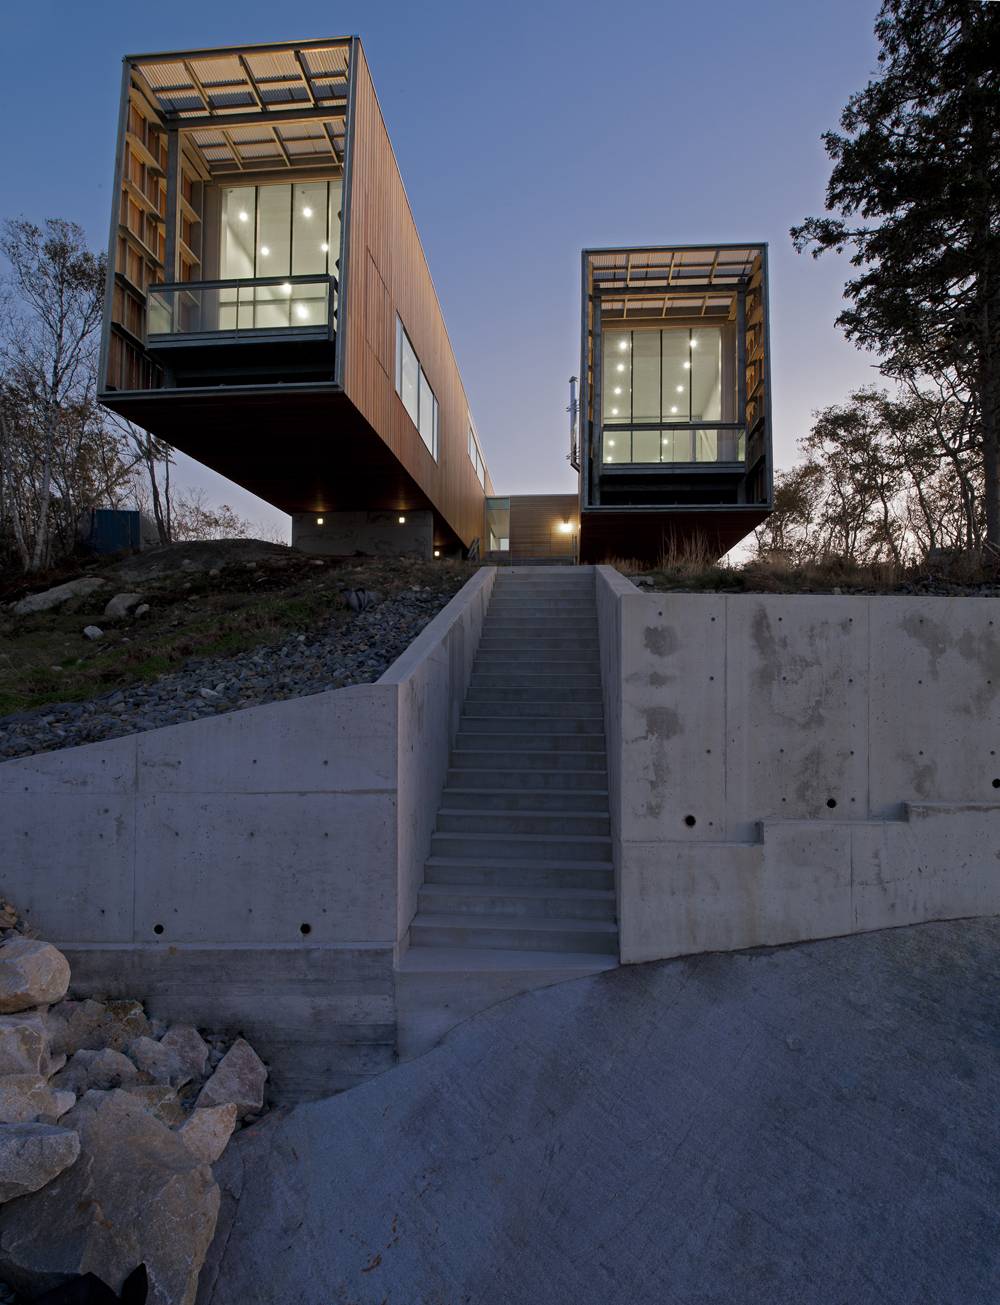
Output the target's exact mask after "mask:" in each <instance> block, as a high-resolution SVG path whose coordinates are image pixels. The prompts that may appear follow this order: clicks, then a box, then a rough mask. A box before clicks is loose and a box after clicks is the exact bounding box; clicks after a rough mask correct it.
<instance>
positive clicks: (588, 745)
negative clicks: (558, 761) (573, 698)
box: [455, 728, 605, 752]
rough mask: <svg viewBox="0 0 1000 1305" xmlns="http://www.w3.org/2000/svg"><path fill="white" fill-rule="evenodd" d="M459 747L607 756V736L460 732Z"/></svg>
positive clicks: (456, 744)
mask: <svg viewBox="0 0 1000 1305" xmlns="http://www.w3.org/2000/svg"><path fill="white" fill-rule="evenodd" d="M455 747H456V748H462V749H473V750H475V749H477V748H478V749H484V748H485V749H487V750H489V749H492V748H498V749H500V750H506V749H509V748H515V749H520V748H525V749H527V750H528V751H529V752H535V751H537V750H539V749H541V751H542V752H604V750H605V749H604V735H603V734H574V733H566V734H560V733H557V732H554V731H552V730H549V731H547V732H546V733H544V734H543V733H542V732H541V731H540V730H537V731H535V732H533V733H532V732H530V731H529V732H526V733H524V734H514V733H513V732H512V731H510V732H507V733H502V734H485V733H483V732H481V731H480V730H466V729H464V728H463V729H460V730H459V732H458V737H457V738H456V739H455Z"/></svg>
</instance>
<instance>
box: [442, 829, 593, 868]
mask: <svg viewBox="0 0 1000 1305" xmlns="http://www.w3.org/2000/svg"><path fill="white" fill-rule="evenodd" d="M431 856H452V857H454V856H461V857H473V858H480V857H481V858H483V859H485V860H489V861H504V860H508V861H511V860H518V859H519V858H521V857H528V858H530V859H531V860H533V861H561V860H566V861H609V860H610V859H611V839H610V838H609V837H607V836H605V835H601V834H577V835H575V836H574V837H572V838H570V837H568V836H567V835H565V834H490V833H484V834H482V835H477V834H462V833H454V834H452V833H443V832H442V831H440V830H436V831H435V832H434V833H433V834H432V835H431Z"/></svg>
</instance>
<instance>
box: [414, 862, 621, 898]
mask: <svg viewBox="0 0 1000 1305" xmlns="http://www.w3.org/2000/svg"><path fill="white" fill-rule="evenodd" d="M424 881H425V883H431V884H453V885H455V884H457V885H461V884H484V885H488V886H491V887H499V886H503V885H506V886H511V887H517V886H518V885H520V886H521V887H525V888H600V889H604V890H606V891H609V890H611V889H613V888H614V886H615V872H614V868H613V866H611V865H610V864H609V863H602V862H599V861H534V860H529V859H527V858H526V859H525V860H523V861H491V860H487V859H485V858H479V859H475V858H469V857H460V856H432V857H428V859H427V861H426V862H425V864H424Z"/></svg>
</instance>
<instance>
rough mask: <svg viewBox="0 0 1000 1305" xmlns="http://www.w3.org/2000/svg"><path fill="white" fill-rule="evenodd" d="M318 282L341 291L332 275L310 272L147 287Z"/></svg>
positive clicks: (223, 287)
mask: <svg viewBox="0 0 1000 1305" xmlns="http://www.w3.org/2000/svg"><path fill="white" fill-rule="evenodd" d="M316 281H328V282H330V284H331V285H332V286H333V288H334V289H335V290H339V289H340V282H339V281H338V280H337V278H336V277H335V276H333V275H332V273H328V272H310V273H307V274H301V273H300V274H299V275H297V276H235V277H228V278H226V279H225V280H223V281H161V282H159V283H158V284H156V285H150V286H147V293H156V292H159V291H161V290H228V289H229V288H230V287H233V288H238V287H240V286H251V285H308V284H310V283H314V282H316Z"/></svg>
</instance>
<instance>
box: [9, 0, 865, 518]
mask: <svg viewBox="0 0 1000 1305" xmlns="http://www.w3.org/2000/svg"><path fill="white" fill-rule="evenodd" d="M877 9H878V4H877V3H876V0H837V3H836V4H829V5H820V4H802V2H801V0H795V2H794V3H793V2H792V0H780V2H777V0H757V3H756V4H754V5H747V4H746V3H745V0H701V2H700V3H684V4H681V3H677V2H676V0H668V2H667V3H664V2H663V0H659V2H658V3H628V2H626V3H623V4H619V5H608V4H607V3H601V4H596V3H592V0H572V2H570V0H559V2H558V3H546V2H545V0H535V3H530V4H529V3H524V0H506V2H505V3H501V4H494V5H482V4H477V3H468V0H467V2H466V3H451V2H448V3H435V2H433V0H432V3H428V4H423V5H419V6H417V5H413V4H408V3H402V2H400V0H393V2H392V3H385V2H379V0H367V2H366V3H343V4H339V5H337V4H330V3H329V2H328V0H323V3H319V0H296V3H295V4H294V5H281V4H276V3H274V0H239V2H237V0H166V3H164V4H159V5H155V6H154V5H137V4H136V3H135V2H134V0H127V2H126V0H29V2H28V3H24V4H17V5H15V4H13V3H11V2H10V0H8V3H7V4H5V5H4V6H3V37H4V46H5V49H6V59H5V75H4V89H5V91H6V94H5V96H4V100H5V103H4V105H3V114H2V119H0V121H2V126H0V133H2V134H0V178H2V182H0V187H2V188H0V217H10V216H16V215H22V214H23V215H24V216H27V217H30V218H32V219H33V220H36V221H40V220H41V219H43V218H45V217H49V216H60V217H67V218H73V219H75V220H76V221H78V222H79V223H80V224H81V225H82V226H83V227H84V228H85V229H86V231H87V233H88V235H89V237H90V239H91V241H92V243H93V245H94V246H95V247H101V248H104V247H105V245H106V242H107V233H108V219H109V206H110V201H111V181H112V163H113V153H114V133H115V127H116V120H117V97H118V92H119V78H120V63H119V61H120V59H121V56H122V55H124V54H126V53H132V54H134V53H146V52H150V51H158V50H173V49H185V48H194V47H202V46H213V45H228V44H242V43H251V42H256V41H282V40H291V39H305V38H310V37H323V36H347V35H353V34H358V35H360V36H361V38H362V41H363V42H364V45H365V49H366V52H367V55H368V60H369V63H370V65H371V69H372V75H373V77H374V80H375V86H376V89H377V90H378V93H379V98H380V100H381V103H382V110H383V113H384V115H385V118H386V123H387V125H388V129H389V135H390V137H391V138H392V142H393V145H394V148H395V151H396V156H397V158H398V161H399V166H400V170H401V171H402V174H403V180H404V182H405V184H406V188H407V191H408V193H409V197H410V202H411V204H412V207H413V212H414V215H415V218H416V223H417V227H418V229H419V231H420V234H421V237H422V239H423V243H424V248H425V250H426V253H427V258H428V261H429V263H430V268H431V273H432V275H433V277H434V281H435V283H436V286H437V290H438V294H439V296H440V299H441V303H442V305H443V307H444V314H445V319H446V321H447V324H448V330H449V333H450V335H451V339H452V344H453V346H454V348H455V352H456V354H457V356H458V361H459V366H460V368H461V371H462V376H463V379H464V381H465V386H466V390H467V391H468V395H469V400H470V404H471V407H472V411H473V416H474V418H475V421H476V424H477V427H478V430H479V434H480V437H481V439H482V442H483V448H484V452H485V454H486V458H487V461H488V463H489V466H490V471H491V472H492V475H493V480H494V483H495V485H496V487H497V489H498V491H499V492H501V493H514V494H517V493H532V492H545V491H551V492H555V491H571V490H573V489H575V480H576V478H575V475H574V473H573V472H572V471H571V470H570V468H569V465H568V463H567V461H566V452H567V446H568V438H567V419H566V417H565V413H564V409H565V406H566V403H567V398H568V391H567V380H568V377H569V376H570V375H571V374H572V373H575V372H577V371H578V370H579V320H580V302H579V296H580V272H579V267H580V262H579V255H580V250H581V249H582V248H583V247H585V246H588V245H630V244H635V245H643V244H658V243H661V244H672V243H680V244H683V243H686V244H700V243H708V242H712V241H735V242H741V241H760V240H766V241H768V242H769V244H770V267H771V342H772V351H773V369H772V380H773V391H774V393H773V403H774V432H775V460H776V463H777V465H778V466H779V467H781V466H787V465H789V464H790V463H791V462H792V461H793V460H794V458H795V442H796V440H797V439H798V438H799V437H800V436H801V435H802V434H804V433H805V432H806V430H807V429H808V426H809V419H810V414H811V412H813V411H814V410H815V409H816V408H819V407H823V406H825V405H826V404H829V403H834V402H837V401H839V400H841V399H843V398H844V397H845V396H846V395H847V393H848V392H849V391H850V389H851V388H852V387H854V386H856V385H859V384H865V383H868V382H869V381H872V380H874V379H877V377H876V376H875V374H874V373H873V371H872V360H871V358H870V357H868V356H867V355H862V354H859V353H858V352H856V351H855V350H854V348H853V347H852V346H850V345H848V344H847V343H846V342H845V341H844V340H843V339H842V338H841V336H840V334H839V332H838V331H837V330H836V328H835V327H834V325H833V322H834V318H835V317H836V315H837V312H838V311H839V308H840V303H841V288H842V285H843V282H844V280H845V277H846V275H847V273H848V270H849V269H848V265H847V262H846V260H845V259H840V260H838V259H837V258H835V257H834V256H832V255H826V256H825V257H824V258H823V259H821V260H818V261H814V260H813V259H812V258H809V257H802V256H799V255H797V254H796V253H795V252H794V250H793V249H792V247H791V242H790V240H789V238H788V228H789V226H790V225H791V224H792V223H794V222H798V221H800V220H801V219H802V218H803V217H805V216H807V215H808V214H812V213H817V212H820V211H821V209H822V200H823V192H824V187H825V184H826V180H827V177H828V175H829V164H828V161H827V159H826V155H825V154H824V152H823V149H822V146H821V143H820V140H819V137H820V133H821V132H823V131H824V130H826V129H828V128H834V127H836V125H837V120H838V116H839V113H840V110H841V108H842V107H843V105H844V102H845V101H846V99H847V97H848V96H849V95H850V94H851V92H852V91H854V90H857V89H860V87H861V86H863V85H864V83H865V82H866V81H867V79H868V78H869V76H870V75H871V74H872V73H873V71H874V69H875V67H876V62H875V54H876V45H875V41H874V38H873V35H872V24H873V21H874V18H875V14H876V12H877ZM179 464H180V465H179V471H178V475H177V479H178V480H180V481H181V482H182V483H187V484H191V485H200V486H202V487H204V488H205V489H206V490H207V492H208V494H209V495H210V497H211V498H212V499H213V500H214V501H216V502H223V501H225V502H228V503H230V504H231V505H232V506H233V507H235V508H236V509H237V510H238V511H239V512H240V513H241V514H243V515H245V516H248V517H250V518H251V519H253V520H257V521H262V522H264V521H269V522H287V518H285V517H284V516H283V515H282V514H281V513H278V512H276V511H275V510H274V509H273V508H270V507H268V506H267V505H266V504H263V503H262V502H261V501H260V500H259V499H256V498H254V497H253V496H252V495H250V494H247V493H245V492H244V491H242V490H239V489H238V488H237V487H235V486H232V485H231V484H230V483H229V482H227V481H224V480H223V479H222V478H221V477H219V476H216V475H215V474H214V473H212V472H209V471H207V470H206V469H204V468H199V467H198V465H197V464H196V463H192V462H191V461H190V459H187V458H180V459H179Z"/></svg>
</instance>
